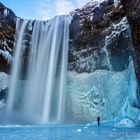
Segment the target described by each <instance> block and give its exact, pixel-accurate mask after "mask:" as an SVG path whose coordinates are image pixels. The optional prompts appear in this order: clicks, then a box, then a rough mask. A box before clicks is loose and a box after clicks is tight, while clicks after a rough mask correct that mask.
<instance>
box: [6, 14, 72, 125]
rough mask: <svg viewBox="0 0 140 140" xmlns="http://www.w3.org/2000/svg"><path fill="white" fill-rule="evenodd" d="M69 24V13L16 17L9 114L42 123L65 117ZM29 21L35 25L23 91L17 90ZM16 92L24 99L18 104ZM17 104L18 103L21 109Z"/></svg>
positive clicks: (58, 120)
mask: <svg viewBox="0 0 140 140" xmlns="http://www.w3.org/2000/svg"><path fill="white" fill-rule="evenodd" d="M69 24H70V17H69V16H57V17H55V18H54V19H52V20H50V21H28V22H27V20H23V22H21V21H20V19H18V20H17V33H18V32H19V34H18V39H17V43H16V51H15V60H14V64H13V68H12V74H11V82H10V88H9V94H8V95H9V97H8V105H7V112H8V114H12V112H18V113H19V114H22V116H24V118H25V120H30V121H31V122H35V123H42V124H48V123H53V122H55V123H60V122H62V121H63V120H64V116H65V88H66V83H67V64H68V46H69V45H68V44H69V43H68V42H69ZM29 25H30V26H31V25H32V26H33V27H32V35H31V45H30V47H29V60H28V63H27V66H26V67H27V70H26V74H25V75H26V81H25V83H24V84H23V85H22V89H21V90H20V92H18V93H16V91H17V89H18V88H19V87H18V84H17V83H18V82H19V81H20V76H19V73H20V72H21V64H22V59H23V52H22V50H24V49H22V48H23V47H24V43H23V42H24V34H25V33H26V28H29V27H28V26H29ZM19 27H20V28H19ZM19 29H20V31H19ZM17 94H22V96H21V98H22V99H21V102H20V103H18V105H15V104H16V102H17V101H15V99H16V98H17V96H19V95H17ZM15 106H19V107H18V109H17V107H15Z"/></svg>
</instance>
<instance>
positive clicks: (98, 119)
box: [97, 116, 100, 125]
mask: <svg viewBox="0 0 140 140" xmlns="http://www.w3.org/2000/svg"><path fill="white" fill-rule="evenodd" d="M97 122H98V125H100V116H98V117H97Z"/></svg>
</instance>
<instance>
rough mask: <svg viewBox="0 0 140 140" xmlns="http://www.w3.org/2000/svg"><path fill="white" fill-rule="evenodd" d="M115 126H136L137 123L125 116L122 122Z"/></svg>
mask: <svg viewBox="0 0 140 140" xmlns="http://www.w3.org/2000/svg"><path fill="white" fill-rule="evenodd" d="M115 126H117V127H135V123H134V122H133V121H132V120H130V119H128V118H124V119H122V120H121V121H120V122H118V123H117V124H115Z"/></svg>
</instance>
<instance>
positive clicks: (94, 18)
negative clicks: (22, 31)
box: [0, 0, 132, 73]
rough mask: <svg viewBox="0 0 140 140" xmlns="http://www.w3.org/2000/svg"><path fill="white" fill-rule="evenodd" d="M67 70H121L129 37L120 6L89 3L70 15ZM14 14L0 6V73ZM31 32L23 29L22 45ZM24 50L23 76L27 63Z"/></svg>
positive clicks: (6, 63)
mask: <svg viewBox="0 0 140 140" xmlns="http://www.w3.org/2000/svg"><path fill="white" fill-rule="evenodd" d="M71 15H72V17H73V19H72V22H71V24H70V51H69V70H75V71H77V72H93V71H95V70H97V69H106V70H113V71H122V70H124V69H126V68H127V67H128V64H129V56H130V55H131V53H130V52H131V48H132V44H131V42H132V41H131V34H130V31H129V25H128V22H127V19H126V18H125V12H124V10H123V8H122V5H121V3H120V2H119V1H118V4H117V5H116V4H114V0H106V1H103V2H101V3H100V4H99V3H97V2H90V3H88V4H87V5H85V7H83V8H82V9H77V10H75V11H74V12H72V13H71ZM16 18H17V17H16V16H15V14H14V13H13V12H12V11H11V10H10V9H8V8H6V7H5V6H4V5H2V4H1V3H0V19H1V20H0V25H1V26H0V29H1V32H0V71H4V72H7V73H9V71H10V64H11V62H12V55H13V51H14V49H13V48H14V40H15V26H16V22H15V21H16ZM31 33H32V31H31V30H29V29H27V34H26V37H25V42H26V43H27V44H26V46H30V43H31V42H30V41H31ZM28 48H29V47H26V49H25V54H24V56H25V57H24V61H23V63H24V64H23V73H25V72H24V69H26V68H25V67H26V63H27V60H28V57H29V55H28Z"/></svg>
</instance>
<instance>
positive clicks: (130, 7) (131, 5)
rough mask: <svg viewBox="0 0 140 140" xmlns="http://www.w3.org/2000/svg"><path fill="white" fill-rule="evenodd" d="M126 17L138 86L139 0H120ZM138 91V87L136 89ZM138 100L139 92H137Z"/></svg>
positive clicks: (139, 76)
mask: <svg viewBox="0 0 140 140" xmlns="http://www.w3.org/2000/svg"><path fill="white" fill-rule="evenodd" d="M121 2H122V4H123V7H124V11H125V12H126V16H127V19H128V21H129V23H130V26H131V34H132V39H133V45H134V50H133V60H134V63H135V71H136V76H137V80H138V84H139V88H140V1H139V0H121ZM138 91H140V89H138ZM138 97H139V102H140V92H139V93H138Z"/></svg>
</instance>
